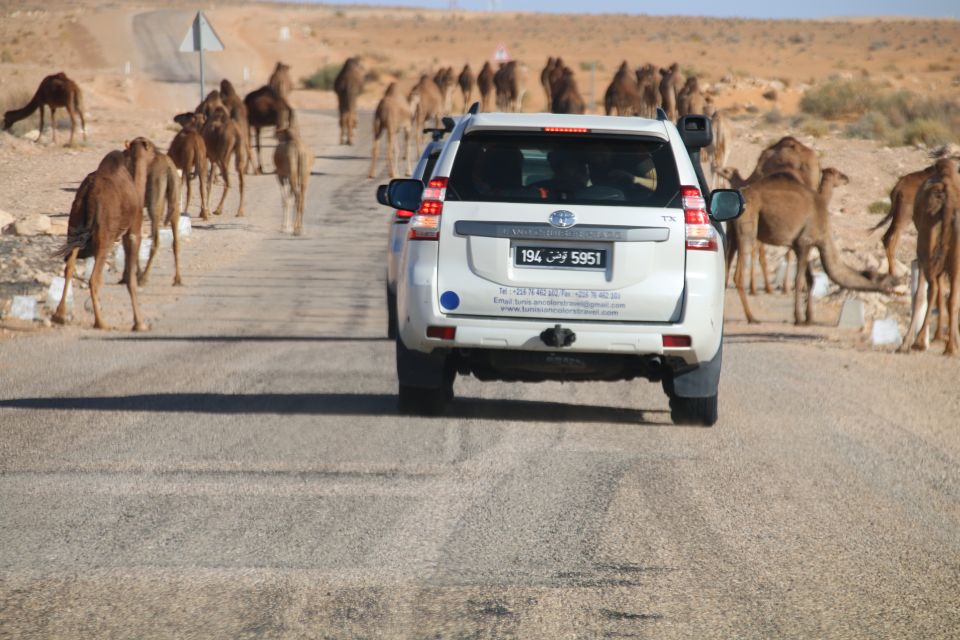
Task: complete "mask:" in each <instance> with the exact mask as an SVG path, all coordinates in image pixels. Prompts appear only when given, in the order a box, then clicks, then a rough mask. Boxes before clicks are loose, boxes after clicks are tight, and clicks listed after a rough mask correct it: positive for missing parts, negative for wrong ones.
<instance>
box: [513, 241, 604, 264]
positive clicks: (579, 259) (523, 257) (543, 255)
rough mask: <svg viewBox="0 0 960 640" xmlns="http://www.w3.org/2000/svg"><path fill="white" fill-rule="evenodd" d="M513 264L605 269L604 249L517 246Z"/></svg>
mask: <svg viewBox="0 0 960 640" xmlns="http://www.w3.org/2000/svg"><path fill="white" fill-rule="evenodd" d="M514 264H515V265H517V266H518V267H567V268H571V269H606V268H607V250H606V249H574V248H569V247H565V248H557V247H526V246H519V245H518V246H517V247H515V250H514Z"/></svg>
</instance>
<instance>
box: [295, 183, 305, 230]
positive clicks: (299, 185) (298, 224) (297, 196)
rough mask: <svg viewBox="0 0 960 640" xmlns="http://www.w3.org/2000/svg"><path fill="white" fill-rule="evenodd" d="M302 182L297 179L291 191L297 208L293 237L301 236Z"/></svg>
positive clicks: (303, 192) (303, 189) (303, 190)
mask: <svg viewBox="0 0 960 640" xmlns="http://www.w3.org/2000/svg"><path fill="white" fill-rule="evenodd" d="M305 191H306V189H305V188H304V183H303V180H300V179H298V180H297V184H296V185H295V186H294V189H293V198H294V203H295V204H296V206H297V219H296V221H295V222H294V224H293V235H295V236H302V235H303V198H304V196H305V195H306V193H305Z"/></svg>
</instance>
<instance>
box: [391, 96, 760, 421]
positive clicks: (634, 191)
mask: <svg viewBox="0 0 960 640" xmlns="http://www.w3.org/2000/svg"><path fill="white" fill-rule="evenodd" d="M710 138H711V135H710V127H709V121H708V120H707V119H706V118H704V117H703V116H687V117H686V118H684V119H682V120H681V121H680V123H679V130H678V128H677V127H676V126H674V124H673V123H671V122H669V121H667V120H666V118H665V117H662V116H661V118H660V119H658V120H649V119H643V118H615V117H603V116H579V115H549V114H501V113H493V114H488V113H484V114H469V115H467V116H465V117H463V118H462V119H461V120H460V122H459V123H458V124H457V126H456V128H455V129H454V130H453V132H452V133H451V134H450V139H449V140H448V142H447V144H446V145H445V146H444V149H443V152H442V153H441V155H440V158H439V159H438V161H437V165H436V168H435V169H434V172H433V176H432V178H431V179H430V180H429V182H428V183H427V185H426V187H424V185H423V183H421V182H420V181H419V180H395V181H393V182H391V183H390V185H389V187H388V189H387V193H386V194H384V195H385V197H386V200H387V201H388V202H389V203H390V205H391V206H393V207H394V208H397V209H411V210H415V211H416V212H417V213H416V214H415V215H414V216H413V217H412V218H411V219H410V222H409V223H408V224H407V227H408V240H407V242H406V243H405V246H404V249H403V254H402V257H401V263H400V273H399V277H398V282H397V315H398V337H397V375H398V378H399V400H400V408H401V410H402V411H404V412H411V413H426V414H432V413H437V412H440V411H442V410H443V408H444V406H445V404H446V402H447V401H449V400H450V399H451V398H452V397H453V381H454V378H455V377H456V375H457V374H458V373H459V374H461V375H464V374H468V373H469V374H472V375H474V376H475V377H477V378H479V379H481V380H510V381H514V380H516V381H541V380H624V379H632V378H635V377H643V378H647V379H650V380H653V381H662V383H663V388H664V391H665V392H666V394H667V396H668V397H669V399H670V408H671V416H672V418H673V420H674V422H677V423H697V424H704V425H712V424H713V423H714V422H716V420H717V388H718V383H719V378H720V362H721V353H722V349H721V346H722V337H723V301H724V259H723V244H724V240H725V238H724V235H723V229H722V225H721V224H720V222H721V221H723V220H730V219H733V218H735V217H736V216H737V215H739V213H740V211H741V209H742V207H743V199H742V197H741V196H740V193H739V192H738V191H733V190H717V191H715V192H714V193H713V195H712V197H711V202H710V207H709V211H710V213H709V214H708V205H707V202H706V201H705V198H704V194H706V195H707V196H709V195H710V194H709V193H708V192H707V190H706V185H705V181H704V180H703V172H702V170H701V169H700V165H699V150H700V148H701V147H703V146H706V145H707V144H709V142H710ZM691 158H693V159H694V160H695V161H692V160H691Z"/></svg>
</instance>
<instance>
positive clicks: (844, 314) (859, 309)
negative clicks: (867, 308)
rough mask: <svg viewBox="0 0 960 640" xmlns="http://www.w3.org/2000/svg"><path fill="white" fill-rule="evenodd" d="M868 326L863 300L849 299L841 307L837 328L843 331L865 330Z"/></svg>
mask: <svg viewBox="0 0 960 640" xmlns="http://www.w3.org/2000/svg"><path fill="white" fill-rule="evenodd" d="M865 325H866V314H865V313H864V306H863V301H862V300H857V299H856V298H847V299H846V300H844V301H843V306H842V307H840V321H839V322H837V326H838V327H840V328H841V329H863V327H864V326H865Z"/></svg>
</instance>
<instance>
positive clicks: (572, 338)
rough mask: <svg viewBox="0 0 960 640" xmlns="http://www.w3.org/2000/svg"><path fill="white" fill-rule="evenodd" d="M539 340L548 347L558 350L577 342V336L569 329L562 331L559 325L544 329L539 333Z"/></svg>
mask: <svg viewBox="0 0 960 640" xmlns="http://www.w3.org/2000/svg"><path fill="white" fill-rule="evenodd" d="M540 340H541V341H542V342H543V344H545V345H547V346H548V347H554V348H556V349H560V348H561V347H569V346H570V345H572V344H573V343H574V342H576V341H577V334H575V333H574V332H573V331H571V330H570V329H564V328H563V327H561V326H560V325H554V326H553V328H551V329H545V330H543V331H542V332H541V333H540Z"/></svg>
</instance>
